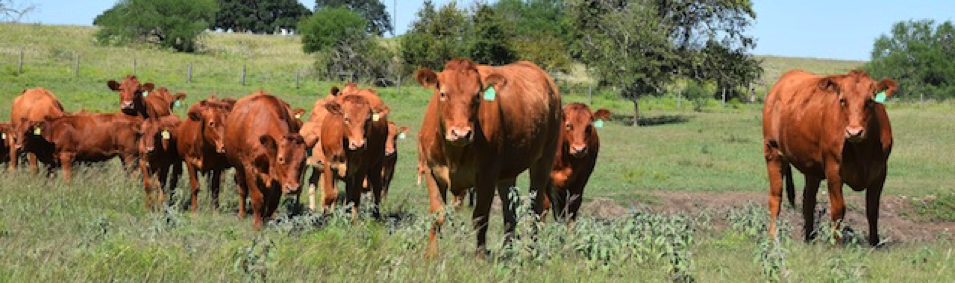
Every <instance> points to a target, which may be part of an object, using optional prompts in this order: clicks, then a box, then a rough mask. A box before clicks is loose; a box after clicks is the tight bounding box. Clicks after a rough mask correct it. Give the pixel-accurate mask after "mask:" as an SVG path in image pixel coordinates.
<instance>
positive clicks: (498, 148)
mask: <svg viewBox="0 0 955 283" xmlns="http://www.w3.org/2000/svg"><path fill="white" fill-rule="evenodd" d="M415 79H417V81H418V82H419V83H420V84H421V85H423V86H425V87H428V88H431V89H434V94H433V95H432V97H431V102H430V104H428V110H427V112H426V113H425V118H424V122H423V123H422V125H421V134H420V135H419V138H420V140H419V142H420V143H422V146H420V147H419V149H421V150H423V152H420V153H419V154H420V155H423V156H425V157H426V160H427V172H426V173H425V176H426V179H427V183H428V194H429V197H430V199H431V212H432V213H437V214H438V217H437V218H436V220H435V222H434V223H433V226H432V228H431V233H430V242H429V245H428V255H434V254H435V253H436V252H437V248H438V245H437V232H438V229H439V228H440V226H441V225H442V224H443V222H444V218H443V217H442V216H441V215H443V211H444V209H445V208H444V206H445V204H444V203H445V198H446V195H447V190H449V189H450V190H451V192H452V193H453V194H454V195H462V194H463V193H464V192H465V190H467V189H468V188H470V187H474V190H475V193H476V194H477V203H476V204H475V207H474V213H473V216H472V220H473V222H474V223H473V225H474V227H475V229H476V230H477V250H478V254H479V255H482V256H483V255H484V254H485V252H486V251H487V250H486V247H485V243H486V235H487V227H488V225H487V223H488V216H489V212H490V208H491V200H492V199H493V196H494V188H495V185H497V189H498V193H499V194H500V195H501V201H502V203H503V205H502V207H503V208H504V222H505V223H506V224H505V227H506V228H505V229H506V231H507V232H506V237H505V239H510V235H513V233H514V225H515V224H516V218H515V212H514V208H512V207H511V205H510V199H509V197H508V192H509V191H510V188H511V187H512V186H513V184H514V183H515V181H516V178H517V176H518V175H520V174H521V173H522V172H524V171H525V170H528V169H530V190H531V193H532V195H535V196H537V197H535V198H534V211H535V212H536V213H538V215H540V216H543V213H544V211H545V210H544V197H543V196H545V195H548V194H549V192H548V191H549V187H550V185H549V183H550V177H549V174H550V169H551V167H552V166H553V163H554V152H556V150H557V140H558V137H559V135H560V121H561V111H560V105H561V102H560V94H559V93H558V91H557V86H556V85H555V84H554V82H553V80H552V79H551V78H550V76H548V75H547V73H545V72H544V71H543V70H541V69H540V67H537V65H534V63H531V62H526V61H522V62H517V63H514V64H510V65H506V66H500V67H492V66H486V65H475V64H474V63H472V62H471V61H469V60H466V59H455V60H451V61H449V62H448V63H447V64H446V65H445V67H444V71H443V72H441V73H440V74H435V73H434V72H433V71H431V70H429V69H420V70H418V72H417V73H415ZM541 218H542V219H543V217H541Z"/></svg>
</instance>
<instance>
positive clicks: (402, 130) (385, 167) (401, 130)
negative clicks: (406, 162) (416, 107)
mask: <svg viewBox="0 0 955 283" xmlns="http://www.w3.org/2000/svg"><path fill="white" fill-rule="evenodd" d="M407 134H408V127H405V126H400V127H399V126H398V125H395V123H392V122H388V138H387V139H386V141H387V142H386V143H385V157H384V159H382V167H381V198H382V200H384V198H385V197H386V196H388V188H390V187H391V180H392V179H393V178H394V177H395V165H397V164H398V140H399V139H404V137H405V135H407Z"/></svg>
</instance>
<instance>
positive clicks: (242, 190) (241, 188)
mask: <svg viewBox="0 0 955 283" xmlns="http://www.w3.org/2000/svg"><path fill="white" fill-rule="evenodd" d="M235 184H236V194H237V195H239V219H243V218H245V199H246V198H248V196H249V185H248V184H246V177H245V171H244V170H241V169H238V168H236V170H235Z"/></svg>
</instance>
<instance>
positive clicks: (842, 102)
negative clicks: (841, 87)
mask: <svg viewBox="0 0 955 283" xmlns="http://www.w3.org/2000/svg"><path fill="white" fill-rule="evenodd" d="M839 104H841V105H842V106H846V99H845V98H840V99H839Z"/></svg>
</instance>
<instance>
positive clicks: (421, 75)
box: [414, 68, 438, 88]
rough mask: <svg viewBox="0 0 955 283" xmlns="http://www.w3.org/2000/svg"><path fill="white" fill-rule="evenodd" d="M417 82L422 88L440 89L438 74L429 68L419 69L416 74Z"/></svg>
mask: <svg viewBox="0 0 955 283" xmlns="http://www.w3.org/2000/svg"><path fill="white" fill-rule="evenodd" d="M414 78H415V80H417V81H418V83H419V84H421V86H423V87H426V88H437V87H438V74H435V73H434V71H432V70H431V69H428V68H421V69H418V71H417V72H415V73H414Z"/></svg>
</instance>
